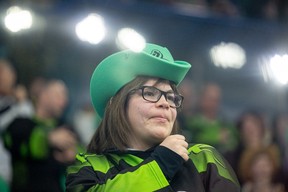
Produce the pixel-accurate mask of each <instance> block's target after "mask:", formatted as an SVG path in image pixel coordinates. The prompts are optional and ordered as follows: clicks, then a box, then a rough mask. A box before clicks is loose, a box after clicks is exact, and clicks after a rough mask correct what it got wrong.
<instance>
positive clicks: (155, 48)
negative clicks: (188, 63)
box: [143, 43, 174, 62]
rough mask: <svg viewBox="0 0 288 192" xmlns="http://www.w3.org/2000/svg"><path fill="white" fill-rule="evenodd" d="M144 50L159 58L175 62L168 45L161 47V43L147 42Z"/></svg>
mask: <svg viewBox="0 0 288 192" xmlns="http://www.w3.org/2000/svg"><path fill="white" fill-rule="evenodd" d="M143 52H144V53H146V54H148V55H150V56H152V57H156V58H158V59H162V60H166V61H169V62H174V59H173V57H172V55H171V53H170V51H169V50H168V49H167V48H166V47H161V46H159V45H155V44H149V43H147V45H146V47H145V48H144V50H143Z"/></svg>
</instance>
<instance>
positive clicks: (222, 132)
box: [179, 80, 288, 192]
mask: <svg viewBox="0 0 288 192" xmlns="http://www.w3.org/2000/svg"><path fill="white" fill-rule="evenodd" d="M180 90H182V91H181V92H182V94H183V95H184V98H185V99H184V103H183V109H182V111H181V113H180V114H179V123H180V125H181V127H182V129H183V134H184V135H185V136H186V138H187V139H188V140H189V142H192V143H205V144H210V145H212V146H214V147H215V148H217V149H218V150H219V151H220V152H221V153H222V155H223V156H224V157H225V159H226V160H227V161H228V162H229V163H230V165H231V166H232V168H233V169H234V171H235V173H236V175H237V177H238V179H239V182H240V184H241V187H242V191H243V192H252V191H253V192H266V191H267V192H268V191H269V192H272V191H279V192H280V191H288V188H287V184H288V169H287V167H288V153H287V152H288V113H287V112H279V113H277V114H274V115H272V117H269V115H267V114H265V113H264V112H262V111H260V110H258V109H254V108H253V109H245V110H244V111H242V112H240V113H239V114H238V116H237V117H236V118H235V120H234V119H233V120H231V119H229V118H226V117H225V113H224V112H223V110H221V104H222V103H221V99H222V90H221V87H220V85H218V84H216V83H214V82H208V83H206V84H205V85H203V86H202V87H200V88H199V90H200V91H197V89H196V86H195V85H194V84H193V82H192V81H191V80H185V82H184V83H183V84H182V85H180ZM270 116H271V115H270Z"/></svg>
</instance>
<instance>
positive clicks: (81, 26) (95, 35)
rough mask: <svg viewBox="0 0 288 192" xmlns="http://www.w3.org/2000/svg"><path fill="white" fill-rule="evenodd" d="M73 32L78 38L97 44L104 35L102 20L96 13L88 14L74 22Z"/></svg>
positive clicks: (104, 29)
mask: <svg viewBox="0 0 288 192" xmlns="http://www.w3.org/2000/svg"><path fill="white" fill-rule="evenodd" d="M75 32H76V34H77V36H78V38H79V39H80V40H82V41H87V42H89V43H91V44H98V43H100V42H101V41H102V40H103V39H104V37H105V35H106V28H105V25H104V20H103V18H102V17H101V16H100V15H98V14H94V13H93V14H89V15H88V16H87V17H86V18H84V19H83V20H82V21H80V22H79V23H78V24H76V27H75Z"/></svg>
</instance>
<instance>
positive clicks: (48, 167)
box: [0, 59, 96, 192]
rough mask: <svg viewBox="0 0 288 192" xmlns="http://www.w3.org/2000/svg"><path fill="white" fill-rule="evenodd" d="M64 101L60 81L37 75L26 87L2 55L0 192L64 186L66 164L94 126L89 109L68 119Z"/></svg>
mask: <svg viewBox="0 0 288 192" xmlns="http://www.w3.org/2000/svg"><path fill="white" fill-rule="evenodd" d="M68 104H69V91H68V88H67V85H66V84H65V83H64V82H63V81H62V80H60V79H50V78H49V79H48V78H44V77H35V78H34V80H33V81H32V82H31V84H30V85H28V86H24V85H22V84H21V82H18V81H17V73H16V70H15V68H14V67H13V65H12V64H11V63H10V62H9V61H8V60H4V59H0V134H1V137H0V159H1V163H0V191H1V192H6V191H13V192H14V191H30V192H31V191H47V192H48V191H49V192H51V191H54V192H57V191H64V190H65V174H66V168H67V166H69V165H71V164H72V163H73V162H74V160H75V156H76V154H77V153H80V152H82V151H84V150H85V145H87V144H88V142H89V140H90V137H91V136H92V134H93V132H94V131H95V129H96V118H95V117H96V115H95V114H94V111H93V110H92V107H89V106H88V107H87V106H83V108H81V109H79V110H78V111H77V112H75V118H74V119H75V121H73V122H69V121H68V120H67V119H66V118H65V115H64V111H65V109H66V108H67V105H68ZM76 115H77V116H76ZM80 127H81V129H80Z"/></svg>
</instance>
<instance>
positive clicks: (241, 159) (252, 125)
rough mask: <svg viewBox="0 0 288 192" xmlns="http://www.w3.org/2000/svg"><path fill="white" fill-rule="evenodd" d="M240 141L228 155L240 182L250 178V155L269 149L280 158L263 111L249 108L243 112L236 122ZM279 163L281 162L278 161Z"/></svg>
mask: <svg viewBox="0 0 288 192" xmlns="http://www.w3.org/2000/svg"><path fill="white" fill-rule="evenodd" d="M236 127H237V129H238V130H239V136H240V140H239V141H240V142H239V145H238V146H237V148H236V149H235V151H234V152H232V153H231V154H230V155H228V154H227V155H226V158H227V160H228V161H229V162H230V164H231V165H232V167H233V168H234V170H235V171H236V174H237V175H238V178H239V180H240V183H245V182H247V180H248V177H247V175H248V173H247V172H249V157H250V156H251V154H254V153H256V152H257V151H259V150H268V151H269V152H270V153H271V154H273V157H274V158H275V159H278V160H279V159H280V156H279V155H280V154H279V147H278V146H277V145H276V144H274V143H271V142H270V141H269V140H268V139H267V128H266V124H265V121H264V119H263V116H262V114H261V113H259V112H256V111H253V110H248V111H245V112H243V113H242V114H241V115H240V116H239V118H238V120H237V123H236ZM277 163H279V162H277Z"/></svg>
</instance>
